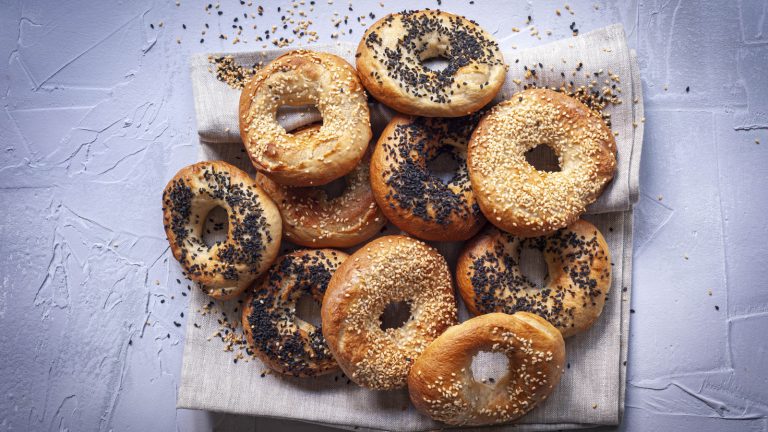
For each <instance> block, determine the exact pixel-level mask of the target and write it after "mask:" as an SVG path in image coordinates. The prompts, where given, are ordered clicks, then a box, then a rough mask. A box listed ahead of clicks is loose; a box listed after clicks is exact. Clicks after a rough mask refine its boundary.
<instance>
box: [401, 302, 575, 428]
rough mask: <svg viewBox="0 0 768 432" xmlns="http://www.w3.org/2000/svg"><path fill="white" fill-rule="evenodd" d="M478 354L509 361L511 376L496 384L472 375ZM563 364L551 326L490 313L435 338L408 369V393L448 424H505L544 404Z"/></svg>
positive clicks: (423, 409)
mask: <svg viewBox="0 0 768 432" xmlns="http://www.w3.org/2000/svg"><path fill="white" fill-rule="evenodd" d="M480 351H488V352H499V353H503V354H505V355H506V356H507V358H508V359H509V372H508V373H507V374H506V375H504V376H502V377H501V378H500V379H498V380H497V381H496V383H495V384H490V385H489V384H485V383H481V382H478V381H476V380H475V379H474V377H473V376H472V369H471V365H472V359H473V357H474V356H475V355H476V354H477V353H478V352H480ZM564 365H565V342H564V341H563V337H562V335H561V334H560V332H558V331H557V329H555V328H554V327H553V326H552V325H551V324H549V323H548V322H546V321H545V320H543V319H542V318H540V317H538V316H536V315H533V314H529V313H526V312H518V313H516V314H514V315H507V314H502V313H492V314H487V315H481V316H479V317H475V318H472V319H470V320H468V321H465V322H464V323H462V324H459V325H456V326H453V327H451V328H449V329H448V330H446V331H445V333H443V334H442V335H440V336H439V337H438V338H437V339H435V340H434V341H433V342H432V343H431V344H430V345H429V346H428V347H427V349H426V350H425V351H424V353H423V354H422V355H421V357H419V358H418V359H416V362H415V363H414V365H413V368H411V371H410V373H409V374H408V393H409V395H410V398H411V401H412V402H413V404H414V405H415V406H416V408H417V409H418V410H419V411H421V412H423V413H425V414H427V415H429V416H430V417H432V418H433V419H435V420H438V421H442V422H444V423H447V424H450V425H462V426H478V425H489V424H498V423H506V422H510V421H513V420H516V419H518V418H520V417H522V416H523V415H524V414H526V413H527V412H528V411H530V410H531V409H533V408H534V407H535V406H537V405H538V404H539V403H541V402H542V401H543V400H545V399H546V398H547V397H548V396H549V395H550V394H551V393H552V391H553V390H554V388H555V387H556V386H557V384H558V383H559V382H560V377H561V376H562V373H563V366H564Z"/></svg>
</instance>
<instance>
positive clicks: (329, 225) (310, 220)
mask: <svg viewBox="0 0 768 432" xmlns="http://www.w3.org/2000/svg"><path fill="white" fill-rule="evenodd" d="M318 130H320V126H319V125H313V126H311V127H309V128H306V129H304V130H302V131H299V132H296V134H304V133H316V132H317V131H318ZM369 165H370V153H369V154H367V155H366V156H365V157H364V158H363V160H362V161H360V163H359V164H358V165H357V166H356V167H355V169H353V170H352V172H351V173H349V174H348V175H347V176H346V177H344V180H345V183H346V187H345V188H344V192H343V193H342V194H341V195H339V196H337V197H335V198H328V194H327V193H326V192H325V191H324V190H323V189H322V188H319V187H303V188H299V187H290V186H285V185H281V184H278V183H276V182H274V181H272V180H270V179H269V177H267V176H266V175H264V174H261V173H259V174H257V175H256V183H258V184H259V186H261V187H262V189H264V191H265V192H266V193H267V194H268V195H269V196H270V197H272V199H273V200H274V201H275V204H276V205H277V207H278V208H279V209H280V216H281V217H282V218H283V234H284V235H285V237H286V239H288V240H290V241H292V242H293V243H296V244H299V245H302V246H309V247H339V248H345V247H350V246H354V245H356V244H358V243H361V242H363V241H366V240H368V239H370V238H371V237H373V236H374V235H376V234H377V233H378V232H379V230H380V229H381V228H382V227H383V226H384V225H386V223H387V219H386V218H385V217H384V215H383V214H382V213H381V210H379V207H378V206H377V205H376V201H375V200H374V199H373V193H372V192H371V182H370V180H369V172H370V171H369Z"/></svg>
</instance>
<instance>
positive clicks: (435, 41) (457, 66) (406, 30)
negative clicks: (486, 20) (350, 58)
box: [356, 10, 506, 117]
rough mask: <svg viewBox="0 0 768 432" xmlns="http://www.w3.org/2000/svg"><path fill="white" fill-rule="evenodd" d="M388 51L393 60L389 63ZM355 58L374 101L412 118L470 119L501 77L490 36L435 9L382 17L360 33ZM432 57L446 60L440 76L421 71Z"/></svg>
mask: <svg viewBox="0 0 768 432" xmlns="http://www.w3.org/2000/svg"><path fill="white" fill-rule="evenodd" d="M425 23H426V24H425ZM438 28H439V29H440V30H439V31H438V30H437V29H438ZM430 29H432V31H429V30H430ZM446 38H447V39H448V41H447V42H446V40H445V39H446ZM404 47H408V48H404ZM388 52H392V53H394V52H397V55H396V56H394V57H392V58H390V57H389V55H388V54H387V53H388ZM356 57H357V70H358V71H359V73H360V79H361V80H362V81H363V85H365V88H366V89H367V90H368V91H369V92H370V93H371V95H373V97H375V98H376V99H378V100H379V101H380V102H382V103H384V104H386V105H388V106H390V107H392V108H394V109H395V110H397V111H400V112H402V113H405V114H410V115H417V116H425V117H461V116H465V115H468V114H471V113H473V112H475V111H477V110H479V109H480V108H482V107H484V106H485V105H486V104H488V103H489V102H490V101H491V100H492V99H493V97H494V96H495V95H496V93H498V91H499V90H500V89H501V86H502V85H503V84H504V79H505V78H506V66H505V65H504V58H503V56H502V54H501V50H499V47H498V45H497V44H496V41H495V40H494V39H493V37H492V36H491V35H490V34H488V33H487V32H486V31H485V30H483V29H482V28H480V26H478V25H477V24H475V23H474V22H472V21H470V20H468V19H466V18H464V17H460V16H457V15H453V14H450V13H447V12H442V11H439V10H420V11H412V12H403V13H396V14H389V15H387V16H385V17H384V18H382V19H380V20H379V21H377V22H376V23H374V24H373V25H372V26H371V27H370V28H368V30H367V31H366V32H365V34H364V35H363V38H362V40H361V41H360V44H359V45H358V48H357V54H356ZM434 57H443V58H445V59H446V60H447V61H448V63H449V65H448V67H447V68H446V69H445V70H444V71H443V73H440V72H434V71H431V70H430V69H428V68H426V67H424V66H423V64H422V60H426V59H429V58H434ZM451 72H453V73H451Z"/></svg>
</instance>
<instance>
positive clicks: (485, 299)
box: [456, 220, 611, 337]
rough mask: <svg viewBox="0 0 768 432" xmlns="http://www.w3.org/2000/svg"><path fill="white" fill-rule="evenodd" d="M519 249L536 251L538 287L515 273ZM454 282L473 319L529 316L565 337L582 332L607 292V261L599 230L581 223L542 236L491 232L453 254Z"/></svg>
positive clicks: (609, 260)
mask: <svg viewBox="0 0 768 432" xmlns="http://www.w3.org/2000/svg"><path fill="white" fill-rule="evenodd" d="M523 248H533V249H536V250H539V251H541V253H542V254H543V256H544V260H545V261H546V263H547V270H548V276H547V281H546V282H545V283H544V286H543V287H541V288H539V287H537V286H536V284H534V283H533V282H531V281H530V280H529V279H528V278H527V277H526V276H525V275H524V274H522V273H521V271H520V267H519V265H520V253H521V251H522V250H523ZM456 283H457V285H458V286H459V293H460V294H461V298H462V299H463V300H464V304H465V305H466V306H467V309H468V310H469V311H470V313H472V314H474V315H479V314H484V313H489V312H504V313H508V314H512V313H515V312H518V311H524V312H531V313H534V314H536V315H539V316H541V317H543V318H544V319H546V320H547V321H549V322H550V323H552V325H554V326H555V327H557V329H559V330H560V331H561V332H562V333H563V337H569V336H572V335H574V334H576V333H579V332H582V331H584V330H586V329H588V328H589V327H590V326H592V324H593V323H594V322H595V321H596V320H597V318H598V317H599V316H600V314H601V313H602V311H603V306H604V305H605V299H606V296H607V295H608V291H609V290H610V289H611V258H610V252H609V250H608V245H607V244H606V242H605V239H604V238H603V235H602V234H601V233H600V231H599V230H598V229H597V228H596V227H595V226H594V225H592V224H591V223H589V222H587V221H585V220H578V221H576V222H574V223H572V224H571V225H569V226H568V227H567V228H563V229H561V230H558V231H556V232H555V233H554V234H550V235H548V236H544V237H534V238H520V237H515V236H513V235H511V234H508V233H504V232H501V231H499V230H498V229H495V228H491V229H488V230H487V231H485V232H484V233H482V234H480V235H479V236H477V237H475V238H474V239H472V241H471V242H469V243H468V244H467V245H466V247H465V248H464V250H463V251H462V252H461V254H460V255H459V259H458V262H457V264H456Z"/></svg>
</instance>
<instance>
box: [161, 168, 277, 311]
mask: <svg viewBox="0 0 768 432" xmlns="http://www.w3.org/2000/svg"><path fill="white" fill-rule="evenodd" d="M217 206H220V207H222V208H224V210H226V211H227V217H228V221H229V227H228V230H227V239H226V240H224V241H218V242H216V243H215V244H213V245H212V246H208V245H207V244H206V243H205V241H204V240H203V226H204V225H205V219H206V216H207V215H208V213H209V212H210V211H211V210H213V209H214V208H215V207H217ZM163 225H164V227H165V234H166V236H167V237H168V242H169V243H170V245H171V252H172V253H173V256H174V258H176V260H177V261H179V264H181V266H182V268H183V269H184V274H185V275H186V276H187V277H188V278H190V279H192V280H193V281H195V282H197V283H198V284H200V287H201V288H202V289H203V291H205V292H206V293H207V294H208V295H210V296H211V297H213V298H216V299H231V298H234V297H237V296H238V295H239V294H240V293H241V292H243V290H245V289H246V288H247V287H248V285H250V283H251V282H252V281H253V280H255V279H256V278H257V277H258V276H260V275H261V274H262V273H263V272H264V271H265V270H266V269H267V268H268V267H269V265H270V264H272V261H274V260H275V257H276V256H277V252H278V249H279V248H280V236H281V232H282V222H281V220H280V213H279V212H278V210H277V207H276V206H275V204H274V203H273V202H272V200H271V199H270V198H269V196H267V194H265V193H264V192H263V191H262V190H261V189H260V188H259V187H258V186H257V185H256V183H255V182H254V181H253V179H251V178H250V177H249V176H248V174H246V173H245V172H243V171H241V170H240V169H238V168H236V167H234V166H232V165H230V164H228V163H226V162H221V161H215V162H198V163H196V164H194V165H190V166H187V167H185V168H182V169H181V170H180V171H179V172H178V173H176V175H175V176H174V177H173V178H172V179H171V180H170V181H169V182H168V185H167V186H166V187H165V190H164V192H163Z"/></svg>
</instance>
